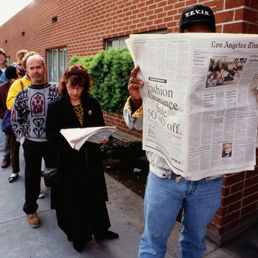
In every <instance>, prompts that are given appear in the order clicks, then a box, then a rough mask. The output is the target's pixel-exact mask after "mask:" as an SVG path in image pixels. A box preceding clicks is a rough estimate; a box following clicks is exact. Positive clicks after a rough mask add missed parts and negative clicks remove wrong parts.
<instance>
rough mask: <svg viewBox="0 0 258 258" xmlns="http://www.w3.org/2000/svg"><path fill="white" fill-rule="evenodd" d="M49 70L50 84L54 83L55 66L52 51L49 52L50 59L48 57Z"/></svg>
mask: <svg viewBox="0 0 258 258" xmlns="http://www.w3.org/2000/svg"><path fill="white" fill-rule="evenodd" d="M47 69H48V80H49V81H50V82H52V81H53V74H52V71H53V65H52V51H49V52H48V57H47Z"/></svg>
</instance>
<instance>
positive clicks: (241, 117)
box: [126, 33, 258, 180]
mask: <svg viewBox="0 0 258 258" xmlns="http://www.w3.org/2000/svg"><path fill="white" fill-rule="evenodd" d="M126 43H127V46H128V48H129V50H130V53H131V55H132V57H133V59H134V62H135V65H139V67H140V72H139V73H138V77H139V78H140V79H141V80H142V81H143V82H144V86H143V88H142V90H141V92H140V93H141V96H142V99H143V112H144V116H143V118H144V125H143V148H144V149H145V150H147V151H151V152H154V153H156V154H158V155H160V156H162V157H163V158H164V159H165V160H166V161H167V162H168V164H169V166H170V167H171V169H172V170H173V171H174V172H175V173H176V174H180V175H182V176H184V177H185V178H186V179H189V180H199V179H201V178H205V177H208V176H216V175H220V174H225V173H233V172H241V171H244V170H253V169H254V165H255V161H256V159H255V149H256V135H257V101H256V86H257V85H258V54H257V53H258V52H257V50H258V36H257V35H250V34H249V35H247V34H245V35H241V34H237V35H236V34H219V33H217V34H215V33H179V34H166V35H153V34H150V35H147V34H145V35H130V38H129V39H128V40H126Z"/></svg>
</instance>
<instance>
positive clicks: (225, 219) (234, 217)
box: [220, 210, 240, 226]
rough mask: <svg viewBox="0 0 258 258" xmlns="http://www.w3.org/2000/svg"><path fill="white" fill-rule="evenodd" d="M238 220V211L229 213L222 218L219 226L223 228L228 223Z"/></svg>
mask: <svg viewBox="0 0 258 258" xmlns="http://www.w3.org/2000/svg"><path fill="white" fill-rule="evenodd" d="M239 218H240V210H238V211H235V212H233V213H230V214H228V215H226V216H224V217H223V218H222V220H221V225H220V226H224V225H226V224H228V223H230V222H231V221H234V220H237V219H239Z"/></svg>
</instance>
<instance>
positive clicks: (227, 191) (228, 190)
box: [222, 186, 230, 197]
mask: <svg viewBox="0 0 258 258" xmlns="http://www.w3.org/2000/svg"><path fill="white" fill-rule="evenodd" d="M229 193H230V186H228V187H225V186H223V188H222V196H223V197H226V196H228V195H229Z"/></svg>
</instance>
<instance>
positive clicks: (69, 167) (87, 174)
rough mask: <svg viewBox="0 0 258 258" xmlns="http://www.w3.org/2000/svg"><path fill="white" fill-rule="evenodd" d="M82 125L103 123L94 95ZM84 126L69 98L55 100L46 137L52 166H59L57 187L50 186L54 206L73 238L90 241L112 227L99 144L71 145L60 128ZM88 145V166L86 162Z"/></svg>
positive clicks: (88, 101) (85, 105) (60, 222)
mask: <svg viewBox="0 0 258 258" xmlns="http://www.w3.org/2000/svg"><path fill="white" fill-rule="evenodd" d="M82 104H83V112H84V124H83V127H92V126H103V125H104V119H103V115H102V112H101V109H100V106H99V103H98V101H97V100H96V99H94V98H93V97H92V96H90V97H87V98H85V99H84V100H82ZM79 127H82V126H81V125H80V122H79V120H78V118H77V117H76V114H75V112H74V110H73V107H72V105H71V102H70V100H69V98H68V97H63V98H61V99H60V100H57V101H53V102H52V103H50V105H49V107H48V113H47V122H46V130H47V132H46V133H47V138H48V140H49V144H50V152H51V157H52V166H51V167H57V173H58V186H57V187H54V188H52V189H51V195H52V196H51V207H52V208H54V209H56V214H57V220H58V225H59V227H60V228H61V229H62V230H63V231H64V232H65V233H66V234H67V236H68V239H69V240H70V241H73V242H74V241H89V240H91V239H92V236H91V235H93V234H94V233H96V232H100V231H105V230H107V229H108V228H109V227H110V222H109V217H108V213H107V209H106V203H105V202H106V201H107V200H108V196H107V189H106V183H105V178H104V171H103V164H102V160H101V154H100V148H99V147H100V146H99V144H95V143H90V142H86V143H85V144H84V145H83V146H82V147H81V149H80V150H79V151H77V150H74V149H72V148H71V147H70V145H69V144H68V142H67V141H66V139H65V138H64V137H63V136H62V135H61V134H60V133H59V131H60V129H65V128H79ZM85 146H86V148H87V156H88V159H87V160H88V161H87V167H86V162H85V159H86V158H85Z"/></svg>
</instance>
